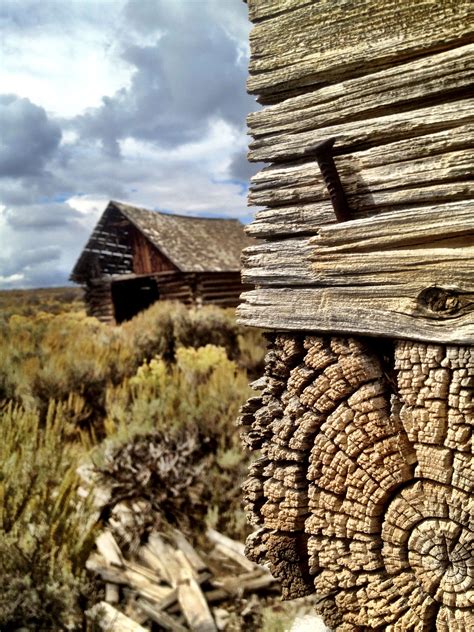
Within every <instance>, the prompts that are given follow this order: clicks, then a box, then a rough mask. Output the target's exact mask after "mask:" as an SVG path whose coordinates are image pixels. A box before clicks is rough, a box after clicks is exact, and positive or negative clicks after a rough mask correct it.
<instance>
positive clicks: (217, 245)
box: [71, 201, 253, 281]
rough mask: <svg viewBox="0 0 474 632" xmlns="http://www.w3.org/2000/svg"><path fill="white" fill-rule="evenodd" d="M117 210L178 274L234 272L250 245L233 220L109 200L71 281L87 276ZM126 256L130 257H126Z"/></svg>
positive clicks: (238, 223)
mask: <svg viewBox="0 0 474 632" xmlns="http://www.w3.org/2000/svg"><path fill="white" fill-rule="evenodd" d="M117 211H118V212H119V213H120V214H121V215H122V216H123V217H124V218H126V219H127V220H128V221H129V222H131V224H133V225H134V226H135V227H136V228H137V229H138V230H139V231H140V232H141V233H142V234H143V235H144V236H145V237H146V238H147V239H148V240H149V241H150V242H151V243H152V244H153V245H154V246H155V247H156V248H157V249H158V250H159V251H160V252H161V253H162V254H164V255H165V257H167V258H168V259H169V260H170V261H171V262H172V263H173V264H174V265H175V266H176V267H177V268H178V269H179V270H180V271H181V272H237V271H239V270H240V267H241V264H240V255H241V252H242V249H243V248H245V247H247V246H248V245H250V244H251V243H252V242H253V240H251V239H250V238H249V237H248V236H247V235H246V234H245V232H244V227H243V225H242V224H241V223H240V222H239V220H236V219H213V218H212V219H209V218H201V217H189V216H185V215H171V214H168V213H160V212H158V211H149V210H147V209H144V208H139V207H136V206H130V205H129V204H124V203H123V202H115V201H111V202H109V204H108V206H107V208H106V210H105V211H104V213H103V215H102V217H101V219H100V220H99V224H98V225H97V227H96V229H95V230H94V232H93V233H92V235H91V237H90V239H89V241H88V243H87V245H86V246H85V248H84V250H83V252H82V254H81V256H80V257H79V259H78V261H77V263H76V265H75V267H74V270H73V272H72V275H71V278H72V279H73V280H76V281H80V280H82V278H83V277H84V274H85V275H86V276H87V273H86V269H87V268H88V267H89V266H90V265H91V262H92V261H93V258H94V253H97V252H98V250H101V249H102V248H105V246H104V247H103V246H100V245H99V243H100V236H101V235H103V231H104V227H105V226H106V225H107V221H108V220H107V218H108V217H109V216H112V215H113V214H114V213H116V212H117ZM98 237H99V238H98ZM111 249H113V245H108V246H107V251H110V250H111ZM122 249H123V246H122ZM121 252H122V250H118V251H117V252H116V253H111V252H109V254H108V255H107V256H109V258H110V255H111V254H114V255H115V256H114V260H116V259H117V258H120V256H121V255H120V253H121ZM124 255H126V253H124ZM126 256H128V257H130V254H128V255H126Z"/></svg>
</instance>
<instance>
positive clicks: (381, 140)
mask: <svg viewBox="0 0 474 632" xmlns="http://www.w3.org/2000/svg"><path fill="white" fill-rule="evenodd" d="M473 105H474V100H473V99H468V98H466V99H459V100H456V101H452V102H451V101H449V102H446V103H439V104H437V105H431V106H427V107H420V108H417V109H411V110H407V111H402V112H397V113H395V114H387V115H384V116H377V117H373V118H368V119H366V120H364V121H349V122H347V123H340V124H336V125H326V126H324V127H319V128H318V129H316V130H310V131H306V132H300V133H298V134H295V133H293V132H292V131H289V132H285V133H277V134H274V135H273V134H270V135H265V136H263V137H259V138H257V139H255V140H254V141H252V142H251V143H250V151H249V159H250V160H254V161H257V162H258V161H263V162H270V161H277V160H278V161H283V160H297V159H299V158H305V157H307V154H308V148H309V147H311V146H312V145H314V144H315V143H316V142H318V141H320V140H324V139H326V138H329V137H332V136H335V137H336V139H337V142H336V145H335V149H336V150H337V151H338V152H342V151H344V152H346V153H347V152H349V151H355V150H358V149H359V150H361V149H369V148H371V147H375V146H376V145H381V144H386V143H392V142H395V141H400V140H404V139H411V141H412V143H413V140H414V139H415V138H416V139H418V138H419V137H421V136H424V135H426V134H434V133H436V132H440V131H443V130H453V131H452V134H455V133H456V132H455V130H456V129H457V128H461V127H463V126H464V125H468V124H472V123H473V121H474V114H473ZM466 140H468V139H466ZM471 141H472V138H471ZM421 142H423V139H421ZM471 146H472V145H471Z"/></svg>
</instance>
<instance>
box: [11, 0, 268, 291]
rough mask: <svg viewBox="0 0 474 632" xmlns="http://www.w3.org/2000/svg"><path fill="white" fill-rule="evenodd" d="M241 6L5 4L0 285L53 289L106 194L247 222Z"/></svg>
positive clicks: (196, 2) (76, 0)
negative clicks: (49, 287)
mask: <svg viewBox="0 0 474 632" xmlns="http://www.w3.org/2000/svg"><path fill="white" fill-rule="evenodd" d="M249 28H250V27H249V23H248V20H247V9H246V5H245V4H244V3H243V2H242V0H1V2H0V49H1V50H0V60H1V61H0V246H1V248H0V288H11V287H44V286H49V285H63V284H65V283H66V282H67V278H68V276H69V273H70V270H71V268H72V266H73V264H74V261H75V260H76V258H77V256H78V254H79V252H80V250H81V248H82V247H83V245H84V243H85V242H86V240H87V237H88V236H89V234H90V232H91V230H92V228H93V227H94V225H95V223H96V222H97V219H98V217H99V216H100V214H101V212H102V211H103V209H104V208H105V206H106V203H107V201H108V200H109V199H118V200H123V201H128V202H129V203H132V204H137V205H139V206H144V207H146V208H150V209H157V210H165V211H168V212H176V213H186V214H190V215H203V216H207V217H210V216H211V217H212V216H216V217H217V216H220V217H224V216H228V217H239V218H240V219H241V220H243V221H248V219H249V217H250V215H249V213H250V211H249V209H248V208H247V207H246V192H247V185H248V178H249V175H250V174H251V173H252V172H254V171H255V167H252V166H251V165H249V164H248V163H247V160H246V157H245V156H246V146H247V137H246V134H245V116H246V114H247V113H248V112H249V111H251V110H253V109H255V108H256V104H255V101H254V99H253V98H252V97H250V96H248V95H247V94H246V92H245V79H246V74H247V62H248V47H247V39H248V31H249Z"/></svg>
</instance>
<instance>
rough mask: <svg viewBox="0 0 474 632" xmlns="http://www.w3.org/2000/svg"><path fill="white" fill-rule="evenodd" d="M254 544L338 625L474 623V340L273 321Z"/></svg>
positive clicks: (252, 478) (249, 418)
mask: <svg viewBox="0 0 474 632" xmlns="http://www.w3.org/2000/svg"><path fill="white" fill-rule="evenodd" d="M270 338H271V343H270V349H269V352H268V354H267V358H266V369H265V377H264V378H263V379H261V380H259V381H258V383H257V385H256V386H257V388H260V389H262V390H261V392H260V394H259V395H257V396H256V397H254V398H252V399H251V400H249V402H248V403H247V404H246V405H245V406H244V407H243V411H242V417H241V421H240V423H241V426H242V429H243V440H244V443H245V444H246V445H247V446H248V447H249V448H250V449H251V450H258V451H259V454H260V456H259V457H258V458H257V459H256V460H255V461H254V463H253V465H252V467H251V470H250V474H249V477H248V479H247V481H246V483H245V484H244V494H245V503H246V508H247V511H248V512H249V515H250V517H251V521H252V523H253V524H254V526H255V527H256V528H257V530H256V531H255V533H254V534H253V535H252V536H251V537H250V538H249V541H248V545H247V550H248V555H249V556H250V557H251V559H253V560H254V561H257V562H263V561H265V562H267V563H269V564H270V567H271V570H272V572H273V573H274V574H275V576H276V577H277V578H278V579H279V580H280V581H281V582H282V585H283V587H284V591H285V595H284V596H285V597H286V598H295V597H300V596H302V595H305V594H311V593H313V592H316V593H317V594H318V595H319V597H320V598H321V597H323V598H324V599H323V601H322V602H321V603H320V605H319V606H318V607H319V609H320V611H321V612H322V613H323V615H324V616H325V621H326V623H327V624H328V625H331V626H333V627H334V629H336V630H338V631H339V630H340V631H344V632H346V631H347V632H348V631H349V630H352V631H356V630H393V631H395V630H400V631H405V630H434V629H436V630H442V631H446V632H448V630H449V632H453V631H458V630H459V631H463V632H467V631H468V630H471V629H473V627H474V610H473V608H474V557H473V552H474V551H473V546H474V531H473V524H474V520H473V519H474V502H473V497H472V492H473V487H474V459H473V456H472V428H473V425H474V404H473V393H474V350H473V349H472V348H469V347H466V346H459V347H454V346H444V345H428V344H423V343H417V342H396V343H393V344H386V345H385V346H384V347H382V346H381V343H379V342H377V341H367V340H365V341H364V340H362V339H355V338H342V337H321V336H317V335H304V334H300V335H298V334H294V335H293V334H276V335H271V336H270Z"/></svg>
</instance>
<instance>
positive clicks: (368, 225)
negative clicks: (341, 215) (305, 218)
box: [310, 200, 474, 268]
mask: <svg viewBox="0 0 474 632" xmlns="http://www.w3.org/2000/svg"><path fill="white" fill-rule="evenodd" d="M465 236H470V239H469V240H466V245H472V244H473V243H474V200H471V201H464V202H462V203H453V204H438V205H437V206H435V207H429V208H414V209H408V210H403V211H398V212H393V213H390V214H382V215H377V216H375V217H370V218H366V219H360V220H358V221H350V222H341V223H337V224H333V225H331V226H323V227H321V228H320V230H319V231H318V235H317V237H314V238H313V239H312V240H310V243H312V244H314V246H315V250H316V252H315V253H314V258H315V260H317V259H318V258H319V257H320V255H330V254H331V253H333V252H338V251H339V252H363V251H369V250H370V251H377V250H386V249H387V248H389V247H390V248H401V247H406V246H409V245H411V246H414V245H420V244H429V243H432V242H434V241H439V240H446V239H453V238H459V237H465ZM467 263H469V262H467ZM470 265H471V266H472V267H473V268H474V262H470Z"/></svg>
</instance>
